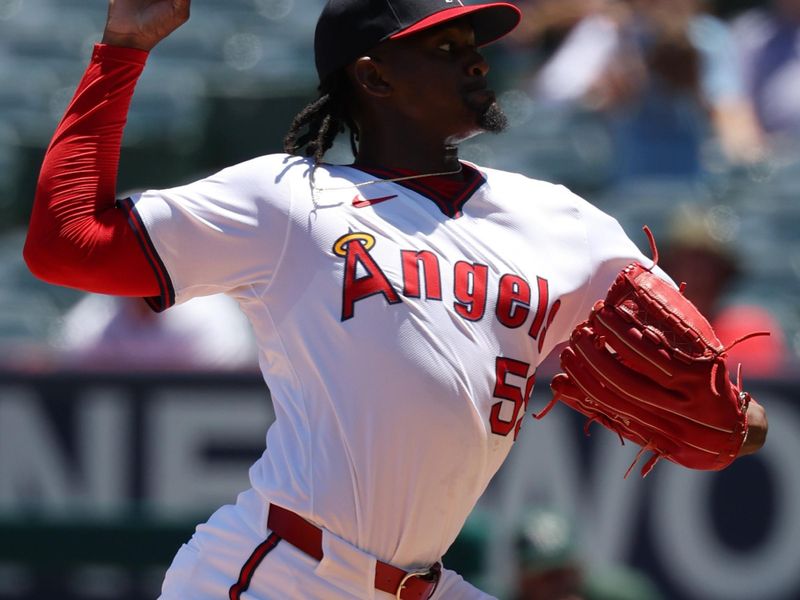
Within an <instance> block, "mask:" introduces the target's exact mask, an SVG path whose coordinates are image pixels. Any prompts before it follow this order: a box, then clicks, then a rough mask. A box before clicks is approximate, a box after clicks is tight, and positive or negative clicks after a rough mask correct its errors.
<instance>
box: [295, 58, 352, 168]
mask: <svg viewBox="0 0 800 600" xmlns="http://www.w3.org/2000/svg"><path fill="white" fill-rule="evenodd" d="M318 90H319V98H317V99H316V100H314V101H313V102H311V103H309V104H308V105H306V107H305V108H304V109H303V110H301V111H300V112H299V113H297V115H296V116H295V117H294V119H293V120H292V125H291V127H289V131H288V133H287V134H286V137H285V138H284V139H283V149H284V151H285V152H286V153H287V154H293V155H295V156H300V155H301V154H304V155H305V156H313V157H314V163H315V164H319V163H320V162H322V157H323V156H324V155H325V152H327V151H328V150H329V149H330V147H331V146H333V141H334V140H335V139H336V136H337V135H339V133H344V131H345V127H347V128H348V129H349V130H350V149H351V150H352V151H353V155H354V156H356V155H358V127H357V126H356V124H355V122H354V121H353V119H352V117H351V116H350V112H349V110H348V107H347V94H348V91H349V82H348V80H347V76H346V75H345V71H344V69H341V70H339V71H336V72H335V73H333V74H331V75H330V76H329V77H327V78H326V79H325V81H323V82H322V83H321V84H320V86H319V88H318ZM304 129H305V130H306V131H305V133H303V130H304Z"/></svg>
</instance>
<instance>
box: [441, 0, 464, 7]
mask: <svg viewBox="0 0 800 600" xmlns="http://www.w3.org/2000/svg"><path fill="white" fill-rule="evenodd" d="M444 1H445V2H447V3H448V4H453V3H454V2H455V3H457V4H458V5H459V6H464V3H463V2H461V0H444Z"/></svg>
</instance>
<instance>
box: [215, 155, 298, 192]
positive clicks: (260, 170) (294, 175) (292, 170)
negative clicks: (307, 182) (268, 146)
mask: <svg viewBox="0 0 800 600" xmlns="http://www.w3.org/2000/svg"><path fill="white" fill-rule="evenodd" d="M312 167H313V162H312V161H311V159H309V158H305V157H302V156H293V155H291V154H283V153H276V154H264V155H262V156H257V157H255V158H251V159H249V160H246V161H243V162H240V163H237V164H235V165H231V166H229V167H227V168H225V169H223V170H222V171H220V173H221V174H224V175H226V176H230V177H257V178H261V179H266V180H268V181H272V182H273V183H274V184H276V185H279V184H282V183H291V182H292V181H295V180H298V179H303V178H306V177H308V173H309V171H310V169H311V168H312Z"/></svg>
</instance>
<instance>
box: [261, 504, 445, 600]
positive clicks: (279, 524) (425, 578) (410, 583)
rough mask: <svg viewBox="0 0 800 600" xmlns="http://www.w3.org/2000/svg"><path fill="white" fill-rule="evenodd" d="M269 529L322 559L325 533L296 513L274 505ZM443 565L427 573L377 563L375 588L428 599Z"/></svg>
mask: <svg viewBox="0 0 800 600" xmlns="http://www.w3.org/2000/svg"><path fill="white" fill-rule="evenodd" d="M267 527H268V528H269V529H270V530H271V531H272V532H273V533H275V534H276V535H278V536H279V537H280V538H281V539H284V540H286V541H287V542H289V543H290V544H291V545H292V546H294V547H295V548H297V549H298V550H302V551H303V552H305V553H306V554H308V555H309V556H311V557H313V558H316V559H317V560H322V557H323V552H322V530H321V529H320V528H319V527H316V526H314V525H312V524H311V523H309V522H308V521H306V520H305V519H304V518H303V517H301V516H299V515H296V514H295V513H293V512H291V511H290V510H287V509H285V508H282V507H280V506H277V505H275V504H271V505H270V507H269V517H268V518H267ZM441 569H442V566H441V564H439V563H436V564H435V565H433V566H432V567H431V568H430V569H428V570H426V571H412V572H408V571H403V570H402V569H398V568H397V567H393V566H392V565H389V564H386V563H385V562H381V561H377V563H376V564H375V588H376V589H378V590H381V591H382V592H388V593H389V594H393V595H394V596H395V597H397V598H399V599H400V600H428V598H430V597H431V596H432V595H433V592H434V591H435V590H436V585H437V584H438V583H439V576H440V574H441Z"/></svg>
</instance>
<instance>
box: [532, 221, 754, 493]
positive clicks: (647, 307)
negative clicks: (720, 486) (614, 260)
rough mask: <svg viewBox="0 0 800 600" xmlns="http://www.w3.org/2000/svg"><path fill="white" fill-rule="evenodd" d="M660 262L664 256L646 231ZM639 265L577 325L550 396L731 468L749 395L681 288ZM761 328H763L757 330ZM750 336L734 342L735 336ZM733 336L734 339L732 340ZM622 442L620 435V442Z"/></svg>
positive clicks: (659, 445)
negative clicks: (731, 376)
mask: <svg viewBox="0 0 800 600" xmlns="http://www.w3.org/2000/svg"><path fill="white" fill-rule="evenodd" d="M645 232H646V233H647V235H648V237H649V238H650V242H651V247H652V249H653V255H654V265H653V266H655V262H657V260H658V254H657V251H656V248H655V242H654V240H653V237H652V234H651V233H650V230H649V229H647V228H645ZM652 268H653V267H652V266H651V267H649V268H645V267H644V266H642V265H640V264H638V263H634V264H632V265H629V266H628V267H626V268H625V269H624V270H623V271H622V272H621V273H620V274H619V275H618V276H617V279H616V280H615V281H614V283H613V285H612V286H611V289H610V290H609V291H608V295H607V296H606V298H605V300H599V301H598V302H597V303H596V304H595V306H594V308H593V309H592V312H591V314H590V315H589V318H588V319H587V320H586V321H584V322H583V323H581V324H580V325H578V326H577V327H576V328H575V330H574V331H573V332H572V335H571V337H570V341H569V345H568V346H567V347H566V348H565V349H564V351H563V352H562V353H561V367H562V369H563V370H564V373H560V374H558V375H556V376H555V378H554V379H553V381H552V383H551V388H552V390H553V392H554V396H553V400H552V401H551V402H550V404H548V406H547V407H545V409H544V410H543V411H542V412H541V413H539V414H538V415H535V416H536V418H537V419H538V418H542V417H543V416H544V415H545V414H547V412H548V411H549V410H550V409H551V408H552V407H553V406H554V405H555V404H556V402H558V400H561V401H562V402H564V403H565V404H567V405H568V406H570V407H572V408H573V409H575V410H577V411H578V412H580V413H582V414H584V415H586V416H587V417H588V419H589V420H588V421H587V423H586V427H585V431H586V432H587V434H588V428H589V426H590V425H591V424H592V423H593V422H595V421H597V422H599V423H601V424H602V425H604V426H605V427H607V428H608V429H610V430H612V431H614V432H616V433H617V434H618V435H619V436H620V439H622V438H625V439H628V440H631V441H633V442H635V443H637V444H639V445H640V446H641V447H642V449H641V450H640V452H639V454H637V456H636V460H634V462H633V464H632V465H631V467H630V468H629V469H628V472H627V473H626V474H625V476H626V477H627V476H628V474H630V471H631V469H632V468H633V466H634V465H635V464H636V462H637V461H638V459H639V457H640V456H641V455H642V453H644V452H645V451H647V450H651V451H652V452H653V455H652V456H651V458H650V460H648V461H647V463H646V464H645V465H644V467H643V468H642V476H643V477H644V476H645V475H647V473H649V472H650V470H651V469H652V468H653V466H654V465H655V463H656V462H657V461H658V460H659V459H660V458H666V459H668V460H671V461H672V462H675V463H678V464H680V465H683V466H685V467H689V468H692V469H703V470H716V469H722V468H724V467H726V466H728V465H729V464H730V463H731V462H732V461H733V459H734V458H736V456H737V454H738V453H739V450H740V448H741V447H742V444H743V442H744V440H745V436H746V433H747V418H746V413H747V405H748V403H749V402H750V396H749V394H747V393H746V392H742V391H741V390H740V388H739V376H737V384H736V385H734V384H733V383H731V381H730V379H729V377H728V369H727V366H726V364H725V350H726V349H725V348H724V347H723V345H722V343H721V342H720V341H719V339H717V336H716V335H715V333H714V330H713V329H712V328H711V325H710V324H709V323H708V321H707V320H706V318H705V317H703V315H702V314H700V312H699V311H698V310H697V308H696V307H695V306H694V305H693V304H692V303H691V302H689V300H687V299H686V298H685V297H684V296H683V294H682V291H683V286H681V290H676V289H675V288H674V287H672V286H671V285H670V284H669V283H667V282H666V281H664V280H663V279H661V278H660V277H659V276H657V275H655V274H653V273H652V272H651V270H652ZM751 335H759V334H751ZM748 337H751V336H745V337H744V338H742V339H740V340H737V341H736V342H734V344H736V343H738V342H740V341H742V340H744V339H746V338H748ZM734 344H731V346H732V345H734ZM623 443H624V442H623Z"/></svg>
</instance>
